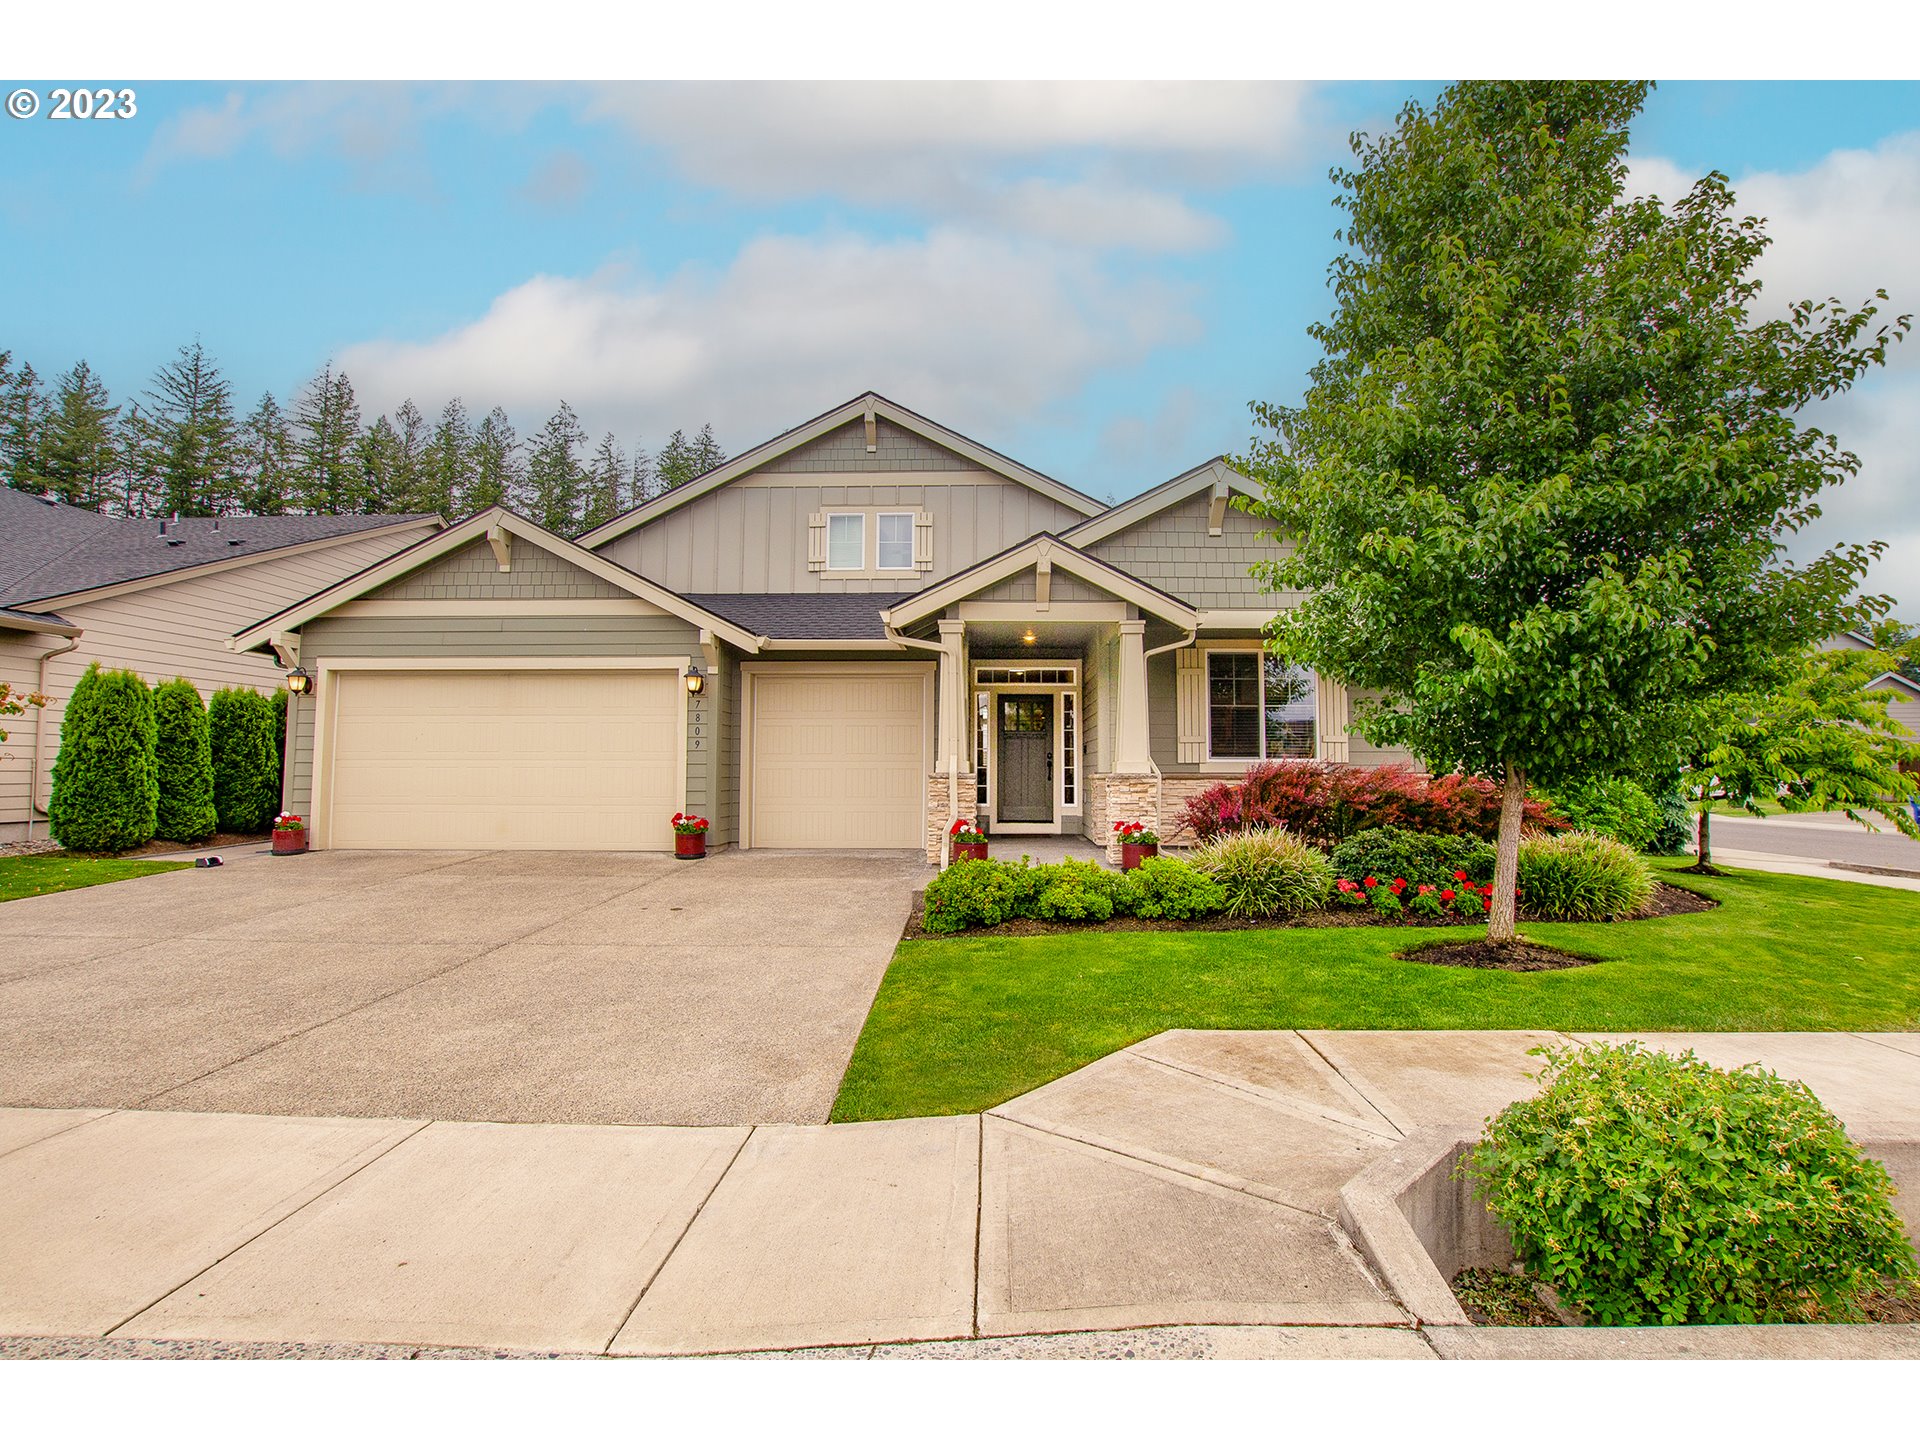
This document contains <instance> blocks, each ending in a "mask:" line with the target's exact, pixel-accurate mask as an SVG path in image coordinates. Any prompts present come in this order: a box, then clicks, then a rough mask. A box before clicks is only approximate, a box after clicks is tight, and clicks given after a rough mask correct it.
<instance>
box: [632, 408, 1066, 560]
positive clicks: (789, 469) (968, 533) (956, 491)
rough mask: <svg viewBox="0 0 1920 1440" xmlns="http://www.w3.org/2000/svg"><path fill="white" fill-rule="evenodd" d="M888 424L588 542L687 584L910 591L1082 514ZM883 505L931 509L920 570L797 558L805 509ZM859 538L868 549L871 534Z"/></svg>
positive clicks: (803, 554) (805, 450)
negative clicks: (819, 566) (870, 441)
mask: <svg viewBox="0 0 1920 1440" xmlns="http://www.w3.org/2000/svg"><path fill="white" fill-rule="evenodd" d="M891 428H892V427H889V426H886V425H884V424H883V425H882V426H881V432H882V433H881V441H882V443H881V447H880V451H879V453H878V454H876V455H868V454H867V453H866V441H865V438H864V436H865V433H866V432H865V426H864V425H862V424H859V423H858V422H856V424H854V425H853V426H849V427H844V428H843V429H842V430H841V431H836V432H834V434H833V435H828V436H823V437H822V438H821V439H820V440H816V441H814V442H813V443H812V444H811V445H808V446H803V447H801V449H799V450H796V451H793V452H791V453H790V454H788V455H785V456H782V457H780V459H779V460H776V461H774V462H772V463H771V464H769V465H766V466H763V467H761V468H759V469H757V470H754V471H752V472H751V473H749V474H747V475H743V476H741V477H740V478H739V479H737V480H734V481H732V482H730V483H728V484H726V485H723V486H721V487H720V488H719V489H717V490H714V491H711V492H710V493H708V494H706V495H702V496H701V497H699V498H698V499H696V500H691V501H689V502H688V503H687V504H685V505H683V506H681V507H680V508H679V509H677V510H672V511H669V512H668V513H667V514H665V515H663V516H661V517H660V518H659V519H657V520H654V521H652V522H650V523H648V524H646V525H642V526H641V527H640V528H639V529H637V530H630V531H628V532H627V533H626V534H624V535H621V536H618V537H616V538H614V539H611V540H609V541H607V542H606V544H604V545H602V546H599V547H598V551H599V553H600V554H602V555H604V556H606V558H607V559H609V560H611V561H613V562H614V563H615V564H616V565H623V566H625V567H626V568H627V569H629V570H632V571H635V572H637V573H638V574H641V575H644V576H646V577H647V578H648V579H649V580H653V581H655V582H657V583H659V584H661V585H665V586H666V587H667V588H668V589H670V590H678V591H682V592H684V593H689V594H709V595H730V594H752V595H763V594H815V593H822V592H824V593H836V594H849V593H859V594H872V593H885V592H892V591H900V590H916V589H919V588H920V587H921V586H923V585H928V584H931V583H934V582H936V581H939V580H943V579H945V578H946V577H947V576H949V575H952V574H954V573H956V572H958V571H960V570H964V569H966V568H967V567H968V566H970V565H973V564H975V563H976V562H978V561H980V560H984V559H986V558H987V557H988V556H989V555H997V554H998V553H999V552H1000V551H1002V550H1005V549H1006V548H1007V547H1009V546H1011V545H1015V544H1018V543H1019V542H1020V541H1022V540H1025V539H1027V538H1028V537H1030V536H1033V535H1037V534H1038V533H1040V532H1041V531H1042V530H1054V531H1058V530H1062V529H1065V528H1066V527H1067V526H1069V525H1073V524H1076V523H1078V522H1079V521H1080V520H1082V519H1084V518H1085V517H1084V516H1083V515H1081V514H1080V513H1079V512H1078V511H1076V510H1073V509H1072V508H1070V507H1068V506H1066V505H1063V504H1061V503H1060V502H1059V501H1057V500H1053V499H1051V498H1049V497H1048V496H1045V495H1042V494H1040V493H1039V492H1038V491H1035V490H1030V489H1028V488H1027V487H1026V486H1025V485H1020V484H1016V483H1015V482H1013V481H1011V480H1008V479H1007V478H1006V477H1005V476H1002V475H997V474H995V473H994V472H992V471H990V470H983V469H981V468H979V467H978V466H976V465H974V464H973V463H972V462H971V461H968V460H965V459H963V458H962V457H960V456H958V455H953V454H951V453H950V452H947V451H944V450H940V449H939V447H937V446H933V445H929V444H928V443H927V442H925V441H920V440H919V439H918V437H915V436H908V437H907V438H909V439H911V440H913V441H914V442H915V445H914V446H908V447H902V446H898V445H894V446H891V447H890V445H889V443H888V439H887V434H888V431H889V430H890V429H891ZM898 434H899V435H907V432H904V431H901V432H898ZM846 435H851V436H853V437H857V446H856V445H855V444H854V440H853V439H847V440H842V439H841V438H840V437H842V436H846ZM916 447H917V448H916ZM868 476H871V477H872V478H871V480H868V478H867V477H868ZM815 477H821V478H815ZM892 507H898V508H899V509H902V510H917V511H922V512H924V513H926V514H927V515H929V516H931V517H932V521H933V565H932V568H930V569H927V570H918V571H915V572H913V573H912V574H886V575H878V576H875V575H867V576H863V577H857V578H839V577H836V576H834V575H833V574H832V572H830V571H825V570H810V569H809V568H808V567H807V526H808V522H809V520H810V519H811V518H812V516H813V515H814V513H815V512H816V511H821V510H834V509H850V510H863V509H864V510H874V509H882V510H883V509H888V508H892ZM867 543H868V546H869V548H871V546H872V544H873V537H872V535H869V536H868V537H867Z"/></svg>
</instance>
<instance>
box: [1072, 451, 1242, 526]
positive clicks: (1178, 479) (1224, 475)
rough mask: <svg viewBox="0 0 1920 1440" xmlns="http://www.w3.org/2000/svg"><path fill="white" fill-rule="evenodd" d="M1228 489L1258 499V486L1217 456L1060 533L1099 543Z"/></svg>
mask: <svg viewBox="0 0 1920 1440" xmlns="http://www.w3.org/2000/svg"><path fill="white" fill-rule="evenodd" d="M1229 491H1238V492H1239V493H1240V494H1242V495H1246V496H1250V497H1252V498H1253V499H1256V500H1257V499H1259V498H1261V496H1260V488H1259V487H1258V486H1257V485H1255V484H1254V483H1253V481H1251V480H1249V479H1248V478H1247V477H1246V476H1245V475H1242V474H1241V473H1240V472H1239V471H1238V470H1236V469H1234V468H1233V467H1232V466H1231V465H1229V464H1228V463H1227V457H1226V456H1224V455H1216V456H1214V457H1213V458H1212V459H1211V460H1204V461H1202V462H1201V463H1200V464H1198V465H1196V466H1194V467H1193V468H1192V469H1191V470H1187V471H1184V472H1182V473H1181V474H1179V475H1176V476H1174V477H1173V478H1172V479H1171V480H1168V481H1164V482H1163V483H1161V484H1159V485H1156V486H1154V487H1153V488H1152V489H1151V490H1143V491H1142V492H1141V493H1140V494H1138V495H1136V496H1134V497H1133V498H1132V499H1131V500H1122V501H1121V502H1120V503H1119V504H1118V505H1115V506H1113V507H1111V508H1110V509H1107V510H1103V511H1101V512H1100V513H1099V514H1098V515H1094V516H1091V517H1090V518H1088V519H1086V520H1082V521H1081V522H1080V523H1079V524H1078V525H1075V526H1073V527H1071V528H1070V529H1067V530H1064V531H1062V532H1061V534H1062V536H1063V538H1065V539H1068V540H1071V541H1072V542H1073V543H1074V544H1075V545H1094V544H1098V543H1099V542H1100V541H1102V540H1105V539H1106V538H1107V537H1108V536H1110V535H1117V534H1119V533H1120V532H1121V531H1122V530H1125V529H1127V528H1128V527H1129V526H1132V525H1138V524H1139V523H1140V522H1141V521H1142V520H1146V519H1149V518H1151V517H1152V516H1155V515H1158V514H1159V513H1160V512H1161V511H1162V510H1165V509H1168V508H1170V507H1171V506H1174V505H1178V504H1179V503H1180V502H1181V501H1183V500H1191V499H1192V498H1193V497H1194V496H1196V495H1207V494H1219V495H1222V496H1224V495H1225V494H1227V493H1228V492H1229Z"/></svg>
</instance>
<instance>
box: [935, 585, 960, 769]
mask: <svg viewBox="0 0 1920 1440" xmlns="http://www.w3.org/2000/svg"><path fill="white" fill-rule="evenodd" d="M965 633H966V624H965V622H964V621H960V620H942V621H941V622H940V691H939V697H938V703H937V704H936V705H935V707H934V708H935V709H936V710H937V711H938V712H939V716H940V724H939V730H938V740H937V743H936V745H935V747H934V752H933V753H934V756H935V758H936V760H937V762H938V764H939V766H940V768H941V769H943V770H955V769H958V768H959V765H960V755H961V753H962V751H963V750H964V748H965V747H964V746H963V745H962V744H961V738H962V736H964V735H965V733H966V727H965V726H964V725H963V724H962V723H961V714H962V702H963V701H964V700H965V697H966V689H967V686H966V666H965V664H964V663H963V659H962V637H963V636H964V635H965Z"/></svg>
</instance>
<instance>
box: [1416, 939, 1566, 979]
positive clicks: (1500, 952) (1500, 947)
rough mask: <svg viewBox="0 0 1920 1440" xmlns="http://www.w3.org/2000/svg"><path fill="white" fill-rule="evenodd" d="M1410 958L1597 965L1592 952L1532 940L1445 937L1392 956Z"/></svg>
mask: <svg viewBox="0 0 1920 1440" xmlns="http://www.w3.org/2000/svg"><path fill="white" fill-rule="evenodd" d="M1393 958H1394V959H1396V960H1411V961H1412V962H1413V963H1414V964H1416V965H1457V966H1459V967H1460V968H1461V969H1463V970H1513V971H1518V972H1522V973H1524V972H1528V971H1534V970H1577V969H1579V968H1580V967H1581V966H1582V965H1598V964H1599V963H1600V960H1599V958H1598V957H1597V956H1593V955H1575V954H1574V953H1573V952H1572V951H1571V950H1556V949H1554V948H1553V947H1552V946H1551V945H1536V944H1534V943H1533V942H1532V941H1531V940H1451V941H1449V940H1442V941H1440V942H1439V943H1438V944H1435V945H1421V946H1418V947H1416V948H1414V949H1412V950H1402V951H1401V952H1400V953H1399V954H1398V955H1396V956H1394V957H1393Z"/></svg>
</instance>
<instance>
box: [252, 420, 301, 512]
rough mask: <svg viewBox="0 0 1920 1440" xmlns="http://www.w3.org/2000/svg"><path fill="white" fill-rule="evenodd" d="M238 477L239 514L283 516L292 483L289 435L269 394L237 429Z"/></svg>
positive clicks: (284, 422) (292, 487) (291, 452)
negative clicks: (238, 436) (238, 443)
mask: <svg viewBox="0 0 1920 1440" xmlns="http://www.w3.org/2000/svg"><path fill="white" fill-rule="evenodd" d="M240 473H241V491H240V503H241V508H242V509H243V510H245V511H246V512H247V513H248V514H250V515H281V514H285V513H286V509H287V502H288V501H289V499H290V498H291V497H292V492H293V489H294V481H295V472H294V465H293V434H292V431H291V430H290V429H289V428H288V426H287V416H286V412H285V411H283V410H282V409H281V408H280V404H279V402H278V401H277V400H275V399H274V398H273V395H272V392H268V393H267V394H265V395H262V396H261V397H260V403H259V404H258V405H256V406H254V408H253V413H252V414H251V415H249V416H248V417H247V421H246V424H244V425H243V426H241V427H240Z"/></svg>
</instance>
